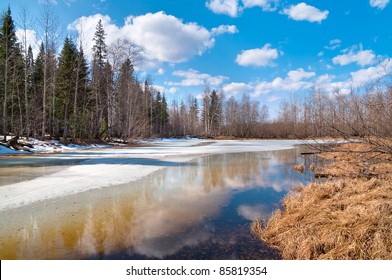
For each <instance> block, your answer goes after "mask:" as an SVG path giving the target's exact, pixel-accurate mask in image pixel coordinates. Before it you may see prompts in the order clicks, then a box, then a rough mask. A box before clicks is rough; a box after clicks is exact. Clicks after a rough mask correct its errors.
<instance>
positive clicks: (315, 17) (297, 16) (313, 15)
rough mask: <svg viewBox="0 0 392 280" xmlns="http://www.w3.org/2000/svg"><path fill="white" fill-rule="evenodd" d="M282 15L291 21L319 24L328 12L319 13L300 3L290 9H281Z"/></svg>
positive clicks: (311, 7)
mask: <svg viewBox="0 0 392 280" xmlns="http://www.w3.org/2000/svg"><path fill="white" fill-rule="evenodd" d="M282 13H283V14H285V15H287V16H288V17H289V18H291V19H293V20H298V21H302V20H306V21H309V22H318V23H321V22H322V21H323V20H325V19H326V18H327V17H328V14H329V11H327V10H325V11H320V10H319V9H317V8H315V7H313V6H310V5H307V4H306V3H304V2H302V3H299V4H297V5H291V6H290V7H288V8H285V9H283V11H282Z"/></svg>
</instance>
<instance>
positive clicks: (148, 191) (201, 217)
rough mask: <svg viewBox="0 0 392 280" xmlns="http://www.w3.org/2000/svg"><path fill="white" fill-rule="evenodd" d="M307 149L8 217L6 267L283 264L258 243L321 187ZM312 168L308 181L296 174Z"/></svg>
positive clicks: (2, 234) (177, 170)
mask: <svg viewBox="0 0 392 280" xmlns="http://www.w3.org/2000/svg"><path fill="white" fill-rule="evenodd" d="M314 161H315V159H314V158H313V156H312V155H307V156H302V155H300V149H298V148H297V149H291V150H284V151H274V152H258V153H239V154H224V155H212V156H206V157H203V158H199V159H196V160H194V161H191V162H188V163H184V164H182V165H180V166H173V167H168V168H165V169H163V170H160V171H157V172H155V173H153V174H151V175H149V176H147V177H146V178H143V179H141V180H139V181H137V182H132V183H129V184H124V185H119V186H114V187H110V188H105V189H98V190H93V191H89V192H86V193H82V194H78V195H73V196H69V197H65V198H62V199H54V200H50V201H46V202H44V203H40V204H38V205H34V206H33V207H24V208H20V209H16V210H13V211H4V212H0V252H2V253H0V257H1V259H9V258H11V259H114V260H120V259H139V260H140V259H169V260H176V259H181V260H183V259H184V260H188V259H196V260H208V259H217V260H219V259H227V260H229V259H244V260H245V259H280V255H279V253H278V252H277V251H276V250H274V249H272V248H270V247H268V246H266V245H265V244H263V243H262V242H261V241H260V240H258V239H257V238H255V237H253V236H252V235H251V233H250V224H251V222H252V220H253V219H254V218H256V217H260V218H262V219H263V220H267V219H268V218H269V217H270V215H271V214H272V212H273V211H274V210H275V209H277V208H278V207H280V201H281V199H282V197H283V196H284V195H285V194H286V193H287V192H288V191H290V190H291V188H292V187H293V186H295V185H297V184H307V183H308V182H310V181H311V180H312V178H313V175H312V174H311V172H310V171H309V168H308V167H309V165H310V164H311V163H312V162H314ZM295 164H305V166H306V169H305V172H304V173H303V174H301V173H299V172H296V171H293V170H292V166H293V165H295Z"/></svg>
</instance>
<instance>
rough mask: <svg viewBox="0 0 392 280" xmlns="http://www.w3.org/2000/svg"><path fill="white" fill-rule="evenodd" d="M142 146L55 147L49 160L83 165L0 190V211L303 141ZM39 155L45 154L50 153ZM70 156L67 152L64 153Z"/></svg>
mask: <svg viewBox="0 0 392 280" xmlns="http://www.w3.org/2000/svg"><path fill="white" fill-rule="evenodd" d="M148 143H149V145H146V146H144V147H135V148H121V149H119V148H117V149H115V148H104V149H99V150H93V151H91V150H89V152H86V150H80V148H81V147H79V146H71V147H67V148H65V147H61V149H62V150H63V151H65V153H64V154H59V155H56V156H52V157H53V158H55V157H58V158H60V159H61V158H65V157H67V158H78V159H84V161H82V162H81V163H79V164H77V165H73V166H70V167H66V168H65V169H64V170H61V171H59V172H56V173H53V174H49V175H43V176H40V177H37V178H34V179H31V180H28V181H23V182H19V183H10V184H6V185H3V186H0V211H4V210H8V209H12V208H17V207H21V206H23V205H29V204H32V203H37V202H40V201H43V200H46V199H53V198H58V197H63V196H67V195H71V194H76V193H81V192H85V191H88V190H92V189H97V188H104V187H110V186H115V185H120V184H124V183H128V182H132V181H135V180H138V179H140V178H142V177H144V176H147V175H149V174H151V173H153V172H155V171H157V170H159V169H162V168H165V167H168V166H175V165H179V164H182V163H183V162H186V161H189V160H192V159H194V158H196V157H200V156H203V155H210V154H222V153H240V152H259V151H273V150H284V149H291V148H293V146H294V145H297V144H302V143H303V142H302V141H299V140H201V139H156V140H154V141H150V142H148ZM59 149H60V148H59ZM42 150H45V151H48V150H50V148H49V147H45V148H43V149H42ZM42 150H39V151H40V152H41V151H42ZM70 151H72V152H73V153H69V154H68V152H70ZM5 168H7V167H5Z"/></svg>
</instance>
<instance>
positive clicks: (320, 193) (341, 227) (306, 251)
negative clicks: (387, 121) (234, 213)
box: [252, 144, 392, 260]
mask: <svg viewBox="0 0 392 280" xmlns="http://www.w3.org/2000/svg"><path fill="white" fill-rule="evenodd" d="M350 145H351V146H350ZM343 148H344V150H350V151H351V152H335V153H324V154H321V156H322V157H324V158H327V159H328V160H330V161H331V162H330V163H329V164H328V165H327V166H324V167H323V168H322V169H320V167H319V170H318V171H319V172H320V173H321V174H325V175H326V176H327V177H328V178H327V179H326V180H325V181H324V182H314V183H311V184H309V185H307V186H300V187H297V188H295V190H294V191H292V192H291V193H289V194H288V195H287V196H286V197H285V198H284V199H283V201H282V209H281V210H277V211H276V212H275V213H274V214H273V216H272V217H271V218H270V219H269V220H268V222H267V223H266V224H265V225H264V224H263V222H262V221H255V222H254V223H253V225H252V229H253V232H254V233H255V234H256V235H257V236H258V237H260V239H261V240H263V241H264V242H265V243H267V244H269V245H270V246H272V247H275V248H277V249H278V250H279V251H280V252H281V254H282V256H283V258H284V259H338V260H344V259H349V260H357V259H389V260H390V259H392V162H391V158H390V156H388V155H385V154H384V155H380V154H375V153H365V152H364V151H366V150H368V149H367V147H366V146H364V145H353V144H345V146H343Z"/></svg>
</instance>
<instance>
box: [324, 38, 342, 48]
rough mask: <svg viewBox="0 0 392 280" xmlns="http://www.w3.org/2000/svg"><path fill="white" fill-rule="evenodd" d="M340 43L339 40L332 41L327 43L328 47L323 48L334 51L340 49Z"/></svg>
mask: <svg viewBox="0 0 392 280" xmlns="http://www.w3.org/2000/svg"><path fill="white" fill-rule="evenodd" d="M341 43H342V41H341V40H339V39H334V40H331V41H329V45H328V46H325V48H326V49H327V50H334V49H337V48H340V44H341Z"/></svg>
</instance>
